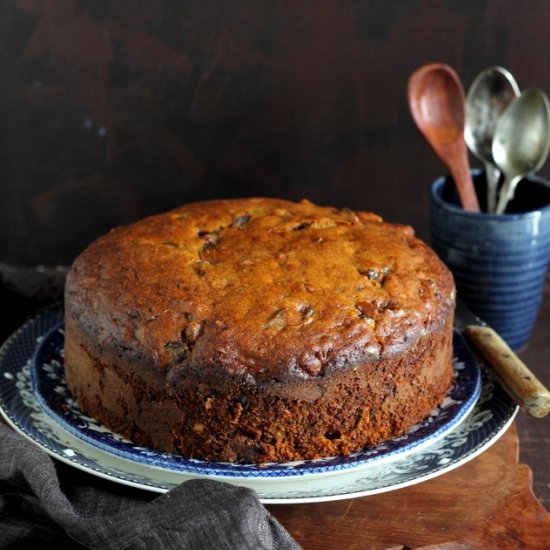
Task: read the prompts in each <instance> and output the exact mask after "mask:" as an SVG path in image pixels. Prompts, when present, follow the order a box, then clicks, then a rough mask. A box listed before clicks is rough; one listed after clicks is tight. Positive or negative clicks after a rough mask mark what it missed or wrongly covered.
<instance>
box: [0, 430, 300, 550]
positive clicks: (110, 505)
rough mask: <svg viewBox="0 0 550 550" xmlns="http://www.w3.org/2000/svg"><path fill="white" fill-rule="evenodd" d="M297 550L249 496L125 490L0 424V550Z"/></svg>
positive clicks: (217, 486)
mask: <svg viewBox="0 0 550 550" xmlns="http://www.w3.org/2000/svg"><path fill="white" fill-rule="evenodd" d="M47 542H50V543H53V544H55V545H56V546H55V548H100V549H102V550H107V549H111V548H113V549H121V548H132V549H133V548H138V549H139V548H147V549H150V548H163V549H164V548H168V549H169V548H184V549H185V548H192V549H198V550H200V549H214V548H215V549H216V550H220V549H221V550H223V549H225V548H227V549H232V550H233V549H241V548H242V549H247V548H251V549H252V548H253V549H258V550H259V549H277V550H286V549H292V550H299V549H300V546H299V545H298V544H297V543H296V542H295V541H294V540H293V539H292V538H291V536H290V535H289V534H288V532H287V531H286V530H285V529H284V527H282V525H281V524H280V523H279V522H278V521H277V520H276V519H275V518H274V517H273V516H272V515H271V514H270V513H269V512H268V510H267V509H266V508H265V507H264V506H263V505H262V504H261V503H260V501H259V500H258V498H257V495H256V493H255V492H254V491H252V490H250V489H246V488H243V487H236V486H233V485H230V484H227V483H222V482H219V481H213V480H207V479H197V480H191V481H187V482H185V483H182V484H181V485H179V486H178V487H176V488H174V489H172V490H171V491H169V492H168V493H165V494H163V495H160V496H157V497H155V496H153V495H152V494H151V493H147V492H146V491H141V490H139V489H133V488H130V487H125V486H122V485H119V484H116V483H113V482H111V481H108V480H103V479H100V478H97V477H95V476H92V475H90V474H87V473H85V472H81V471H79V470H77V469H75V468H73V467H71V466H68V465H65V464H63V463H61V462H58V461H54V460H52V459H51V458H50V456H49V455H47V454H46V453H45V452H43V451H42V450H41V449H40V448H38V447H37V446H36V445H34V444H33V443H31V442H30V441H27V440H26V439H25V438H23V437H22V436H20V435H19V434H17V433H15V432H14V431H13V430H11V429H10V428H8V427H6V426H4V425H2V424H0V548H14V547H19V546H23V545H25V546H29V547H30V545H31V544H32V543H38V544H41V545H43V544H44V543H47Z"/></svg>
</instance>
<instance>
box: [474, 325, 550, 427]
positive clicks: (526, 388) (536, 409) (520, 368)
mask: <svg viewBox="0 0 550 550" xmlns="http://www.w3.org/2000/svg"><path fill="white" fill-rule="evenodd" d="M464 334H465V335H466V337H467V338H468V340H469V341H470V342H471V343H472V344H473V345H474V346H475V347H476V349H477V350H478V351H479V352H480V353H481V355H482V356H483V357H484V358H485V359H486V361H487V363H488V366H489V367H491V368H492V371H493V373H494V374H495V375H496V378H497V380H498V381H499V382H500V384H501V385H502V387H503V388H504V389H505V390H506V392H507V393H508V394H509V395H510V397H512V399H514V401H515V402H516V403H517V404H518V405H519V406H520V407H521V408H522V409H523V410H525V412H527V413H528V414H530V415H531V416H534V417H536V418H542V417H543V416H546V415H547V414H548V413H549V412H550V392H549V391H548V389H547V388H545V387H544V386H543V384H542V382H541V381H540V380H539V379H538V378H537V377H536V376H535V375H534V374H533V373H532V372H531V371H530V370H529V369H528V368H527V365H525V363H523V361H521V359H520V358H519V357H518V356H517V355H516V354H515V353H514V352H513V351H512V350H511V349H510V347H509V346H508V344H507V343H506V342H505V341H504V340H503V339H502V338H501V337H500V336H499V335H498V334H497V333H496V332H495V331H494V330H493V329H492V328H490V327H484V326H477V325H470V326H467V327H466V328H465V329H464Z"/></svg>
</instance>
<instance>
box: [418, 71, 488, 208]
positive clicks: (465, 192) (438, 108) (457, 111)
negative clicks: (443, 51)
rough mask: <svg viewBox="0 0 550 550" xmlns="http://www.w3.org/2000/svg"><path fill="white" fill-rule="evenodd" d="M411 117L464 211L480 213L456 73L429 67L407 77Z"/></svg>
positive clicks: (463, 100)
mask: <svg viewBox="0 0 550 550" xmlns="http://www.w3.org/2000/svg"><path fill="white" fill-rule="evenodd" d="M408 100H409V107H410V110H411V114H412V116H413V118H414V121H415V122H416V125H417V127H418V128H419V130H420V131H421V132H422V134H423V135H424V137H425V138H426V140H427V141H428V143H429V144H430V145H431V147H432V149H433V150H434V151H435V152H436V154H437V155H438V156H439V158H440V159H441V160H442V161H443V163H444V164H445V165H446V166H447V168H448V169H449V171H450V173H451V176H452V177H453V180H454V182H455V185H456V187H457V190H458V194H459V197H460V202H461V204H462V207H463V208H464V209H465V210H470V211H473V212H479V203H478V200H477V196H476V194H475V190H474V185H473V182H472V177H471V174H470V167H469V163H468V152H467V150H466V142H465V141H464V124H465V106H464V104H465V97H464V89H463V88H462V84H461V83H460V80H459V78H458V76H457V74H456V73H455V71H454V70H453V69H452V68H451V67H449V66H448V65H445V64H443V63H430V64H427V65H423V66H422V67H420V68H419V69H417V70H416V71H415V72H414V73H413V74H412V75H411V77H410V79H409V84H408Z"/></svg>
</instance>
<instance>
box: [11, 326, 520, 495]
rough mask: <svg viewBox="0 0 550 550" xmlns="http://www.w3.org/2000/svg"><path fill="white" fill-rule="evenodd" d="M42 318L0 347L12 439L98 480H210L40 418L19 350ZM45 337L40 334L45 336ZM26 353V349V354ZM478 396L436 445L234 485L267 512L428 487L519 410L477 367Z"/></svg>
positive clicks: (162, 488)
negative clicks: (369, 463)
mask: <svg viewBox="0 0 550 550" xmlns="http://www.w3.org/2000/svg"><path fill="white" fill-rule="evenodd" d="M29 323H31V324H32V323H34V324H36V325H37V328H34V329H33V330H35V331H36V330H38V331H40V330H42V327H41V325H42V324H43V320H42V318H41V316H40V315H37V316H35V317H33V318H30V319H29V320H28V321H27V322H26V323H25V324H24V325H23V326H22V327H20V328H19V329H18V330H17V331H15V332H14V333H13V334H12V335H11V336H10V337H9V338H8V339H7V340H6V341H5V342H4V344H3V345H2V346H1V347H0V413H1V414H2V416H3V417H4V418H5V419H6V421H7V423H8V424H9V425H11V426H12V427H13V428H14V429H15V430H16V431H17V432H19V433H20V434H21V435H22V436H24V437H25V438H26V439H28V440H30V441H32V442H33V443H34V444H36V445H37V446H38V447H40V448H42V449H43V450H44V451H45V452H47V453H48V454H49V455H50V456H52V457H54V458H55V459H58V460H60V461H61V462H64V463H66V464H69V465H71V466H73V467H75V468H77V469H80V470H82V471H85V472H87V473H89V474H92V475H95V476H97V477H100V478H103V479H107V480H110V481H112V482H115V483H119V484H123V485H127V486H130V487H134V488H138V489H142V490H147V491H152V492H156V493H163V492H166V491H169V490H170V489H172V488H174V487H175V486H177V485H179V484H180V483H182V482H184V481H187V480H188V479H194V478H197V477H198V478H200V477H209V478H212V479H216V477H215V476H204V475H193V474H191V475H186V474H182V473H177V472H169V471H165V470H163V469H160V468H156V467H151V466H142V465H136V464H132V463H131V462H130V461H127V460H125V459H123V458H119V457H116V456H112V455H109V454H108V453H105V452H103V451H101V450H99V449H96V448H94V447H92V446H90V445H88V444H86V443H84V442H82V441H80V440H78V439H77V438H76V437H74V436H71V435H70V434H69V433H67V432H66V431H65V430H63V429H61V428H60V427H59V426H58V425H57V424H56V423H54V422H53V421H52V419H51V418H50V417H49V416H48V415H47V414H46V413H44V411H43V410H42V408H41V406H40V405H39V404H38V403H37V401H36V398H35V396H34V394H33V392H32V391H31V389H30V372H29V371H30V358H29V353H28V350H27V351H26V350H25V349H23V350H21V349H17V348H20V347H21V343H20V342H18V341H17V340H18V338H20V336H21V333H23V332H24V329H25V328H26V327H28V325H29ZM42 332H44V331H43V330H42ZM23 347H25V346H23ZM481 370H482V394H481V396H480V398H479V400H478V402H477V403H476V405H475V407H474V409H473V410H472V411H471V412H470V414H469V415H468V416H467V418H466V419H465V421H464V422H462V423H461V424H460V426H458V427H457V428H456V429H454V430H453V431H452V432H451V433H450V434H448V435H447V436H445V437H444V438H442V439H441V440H440V441H438V442H437V443H435V444H432V445H428V446H427V447H425V448H423V449H421V450H419V451H417V452H414V453H411V454H410V455H407V456H406V457H404V458H401V459H400V458H398V459H396V460H395V461H391V462H390V463H389V464H386V463H383V464H379V465H374V466H373V467H371V468H367V469H366V470H360V471H356V470H351V471H345V472H339V473H338V474H333V475H330V474H327V475H321V476H316V477H314V478H311V479H308V478H306V479H302V478H277V479H231V478H225V481H227V482H229V483H234V484H236V485H241V486H248V487H250V488H252V489H254V490H256V492H257V493H258V497H259V499H260V501H261V502H263V503H266V504H291V503H308V502H325V501H330V500H341V499H347V498H357V497H362V496H367V495H372V494H379V493H383V492H388V491H393V490H397V489H400V488H402V487H406V486H410V485H414V484H416V483H421V482H423V481H426V480H428V479H432V478H434V477H437V476H439V475H442V474H444V473H446V472H449V471H451V470H453V469H455V468H458V467H460V466H461V465H463V464H464V463H466V462H468V461H470V460H472V459H473V458H475V457H476V456H478V455H479V454H481V453H482V452H484V451H485V450H486V449H488V448H489V447H490V446H491V445H493V444H494V443H495V442H496V441H497V440H498V439H499V438H500V437H501V436H502V435H503V434H504V433H505V432H506V430H507V429H508V427H509V426H510V425H511V424H512V422H513V420H514V418H515V416H516V414H517V412H518V410H519V408H518V407H517V406H516V405H515V404H514V403H513V402H512V400H511V399H510V398H509V397H508V395H506V393H505V392H504V390H503V389H502V388H501V387H500V386H499V385H498V384H497V383H495V381H494V379H493V378H492V377H491V375H490V373H489V372H488V371H487V369H486V367H485V366H484V365H483V363H481Z"/></svg>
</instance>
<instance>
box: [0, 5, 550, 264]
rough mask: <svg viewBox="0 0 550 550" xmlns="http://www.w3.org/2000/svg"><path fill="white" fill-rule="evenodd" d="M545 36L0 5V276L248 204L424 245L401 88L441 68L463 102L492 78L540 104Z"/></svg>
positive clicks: (372, 22) (311, 16) (537, 30)
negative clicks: (361, 219) (352, 215)
mask: <svg viewBox="0 0 550 550" xmlns="http://www.w3.org/2000/svg"><path fill="white" fill-rule="evenodd" d="M549 28H550V3H549V2H547V1H546V0H523V1H517V0H516V1H514V0H509V1H505V0H492V1H489V0H487V1H481V0H456V1H442V0H391V1H388V0H350V1H344V2H334V1H332V2H331V1H326V0H316V1H299V2H297V1H291V0H288V1H272V0H264V1H262V0H228V1H225V2H215V1H213V0H195V1H190V0H188V1H185V2H182V1H176V0H143V1H136V0H130V1H120V0H101V1H94V0H86V1H85V0H51V1H48V0H43V1H40V0H19V1H5V2H1V3H0V106H1V120H0V136H1V138H0V168H1V172H0V173H1V179H0V220H1V223H0V263H19V264H21V263H23V264H26V263H28V264H35V263H43V264H57V263H59V264H67V263H69V262H71V261H72V259H73V258H74V256H75V255H76V254H77V253H78V252H79V251H80V250H81V249H82V248H83V247H84V246H85V245H86V244H87V243H88V242H90V240H91V239H93V238H95V237H96V236H98V235H99V234H100V233H102V232H104V231H106V230H107V229H108V228H110V227H112V226H113V225H116V224H120V223H125V222H128V221H131V220H134V219H136V218H139V217H142V216H143V215H146V214H149V213H153V212H159V211H163V210H166V209H169V208H171V207H174V206H176V205H178V204H180V203H183V202H187V201H193V200H199V199H209V198H217V197H233V196H246V195H264V196H280V197H286V198H291V199H300V198H303V197H307V198H309V199H310V200H312V201H314V202H318V203H321V204H333V205H337V206H348V207H352V208H357V209H366V210H373V211H376V212H377V213H380V214H382V215H383V216H384V217H385V218H387V219H388V220H390V221H397V222H403V223H409V224H412V225H413V226H415V227H416V229H417V232H418V233H419V234H420V236H422V237H425V236H426V232H427V209H428V188H429V184H430V181H431V180H432V179H434V178H435V177H436V176H437V175H438V174H439V173H440V172H441V171H442V170H443V167H442V165H441V164H440V163H439V161H438V159H437V158H435V157H434V155H433V154H432V152H431V151H430V150H429V149H428V147H427V145H426V144H425V142H424V141H423V140H422V138H421V137H420V134H419V133H418V131H417V129H416V127H414V125H413V123H412V119H411V117H410V114H409V111H408V107H407V103H406V85H407V79H408V77H409V75H410V74H411V72H412V71H413V70H414V69H415V68H417V67H418V66H420V65H421V64H424V63H427V62H430V61H436V60H437V61H444V62H446V63H449V64H450V65H451V66H453V67H454V68H455V70H456V71H457V72H458V73H459V75H460V76H461V77H462V79H463V82H464V85H465V87H466V88H467V87H468V86H469V84H470V83H471V81H472V80H473V78H474V77H475V75H476V74H477V73H478V72H479V71H480V70H482V69H483V68H485V67H487V66H489V65H493V64H500V65H504V66H505V67H507V68H508V69H509V70H511V71H512V72H513V74H514V75H515V76H516V79H517V80H518V82H519V84H520V86H521V87H528V86H533V85H535V86H539V87H541V88H543V89H545V90H546V91H550V68H549V64H548V63H549V62H548V51H549V47H550V39H549V38H548V32H549ZM474 164H475V163H474ZM545 171H546V170H545Z"/></svg>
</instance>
